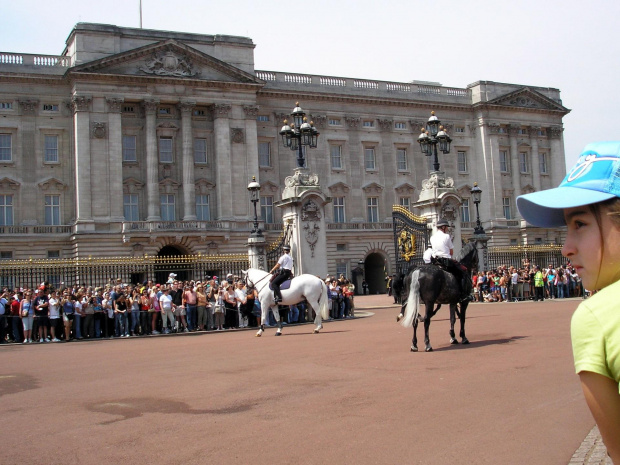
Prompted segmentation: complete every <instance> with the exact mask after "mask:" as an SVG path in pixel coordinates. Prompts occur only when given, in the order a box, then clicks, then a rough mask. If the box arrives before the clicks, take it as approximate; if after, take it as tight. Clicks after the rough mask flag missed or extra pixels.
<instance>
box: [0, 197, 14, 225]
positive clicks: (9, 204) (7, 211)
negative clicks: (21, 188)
mask: <svg viewBox="0 0 620 465" xmlns="http://www.w3.org/2000/svg"><path fill="white" fill-rule="evenodd" d="M0 226H13V196H12V195H0Z"/></svg>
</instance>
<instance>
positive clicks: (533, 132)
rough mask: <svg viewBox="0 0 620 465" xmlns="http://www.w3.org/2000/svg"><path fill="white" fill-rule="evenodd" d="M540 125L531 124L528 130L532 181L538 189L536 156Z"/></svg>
mask: <svg viewBox="0 0 620 465" xmlns="http://www.w3.org/2000/svg"><path fill="white" fill-rule="evenodd" d="M539 129H540V127H536V126H532V127H530V128H529V130H530V144H531V145H532V181H533V183H534V189H535V190H536V191H539V190H540V157H539V156H538V130H539Z"/></svg>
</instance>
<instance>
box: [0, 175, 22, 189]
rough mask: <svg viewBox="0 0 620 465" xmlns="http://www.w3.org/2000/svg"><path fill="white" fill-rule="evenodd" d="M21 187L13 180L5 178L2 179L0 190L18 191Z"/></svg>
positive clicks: (0, 180)
mask: <svg viewBox="0 0 620 465" xmlns="http://www.w3.org/2000/svg"><path fill="white" fill-rule="evenodd" d="M19 186H20V184H19V183H18V182H17V181H15V180H13V179H11V178H7V177H4V178H2V179H0V189H2V190H9V189H10V190H17V189H18V188H19Z"/></svg>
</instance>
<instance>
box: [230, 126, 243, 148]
mask: <svg viewBox="0 0 620 465" xmlns="http://www.w3.org/2000/svg"><path fill="white" fill-rule="evenodd" d="M230 140H231V141H233V143H235V144H243V143H244V142H245V135H244V133H243V129H242V128H231V129H230Z"/></svg>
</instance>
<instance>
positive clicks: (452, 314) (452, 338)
mask: <svg viewBox="0 0 620 465" xmlns="http://www.w3.org/2000/svg"><path fill="white" fill-rule="evenodd" d="M454 323H456V304H450V344H458V343H459V341H457V340H456V337H455V334H454Z"/></svg>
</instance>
